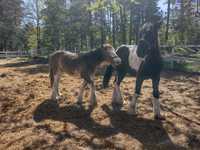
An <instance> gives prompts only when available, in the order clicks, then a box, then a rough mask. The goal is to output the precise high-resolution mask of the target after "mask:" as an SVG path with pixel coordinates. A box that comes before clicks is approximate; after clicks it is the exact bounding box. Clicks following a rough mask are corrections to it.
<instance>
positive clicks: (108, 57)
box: [101, 44, 121, 66]
mask: <svg viewBox="0 0 200 150" xmlns="http://www.w3.org/2000/svg"><path fill="white" fill-rule="evenodd" d="M101 51H102V54H103V58H104V59H105V61H106V62H108V63H109V64H112V65H113V66H117V65H119V64H120V63H121V59H120V58H119V56H118V55H117V54H116V52H115V49H114V48H113V46H112V45H110V44H104V45H103V47H102V48H101Z"/></svg>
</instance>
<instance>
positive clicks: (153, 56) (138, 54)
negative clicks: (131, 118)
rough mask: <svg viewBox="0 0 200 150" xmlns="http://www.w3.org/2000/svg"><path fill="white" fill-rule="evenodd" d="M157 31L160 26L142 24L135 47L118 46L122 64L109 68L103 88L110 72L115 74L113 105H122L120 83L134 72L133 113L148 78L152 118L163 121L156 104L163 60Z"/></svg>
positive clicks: (106, 83)
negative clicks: (150, 81)
mask: <svg viewBox="0 0 200 150" xmlns="http://www.w3.org/2000/svg"><path fill="white" fill-rule="evenodd" d="M159 28H160V23H156V24H152V23H146V24H144V25H143V27H142V30H141V39H140V41H139V43H138V45H130V46H126V45H122V46H121V47H119V48H118V49H117V52H116V53H117V55H118V56H119V57H120V58H121V60H122V63H121V64H120V65H118V66H117V67H116V68H113V67H112V66H108V67H107V69H106V72H105V75H104V79H103V86H104V87H107V86H108V83H109V80H110V78H111V76H112V72H113V71H114V70H115V71H116V78H115V87H114V90H113V96H112V104H114V105H118V106H122V104H123V100H122V96H121V92H120V83H121V81H122V80H123V78H124V77H125V75H126V74H127V73H128V72H130V71H134V72H135V73H136V86H135V94H134V95H133V97H132V100H131V101H130V104H129V109H128V112H129V114H136V112H137V101H138V97H139V95H140V92H141V87H142V83H143V81H144V80H146V79H151V80H152V85H153V96H154V99H153V108H154V109H153V110H154V117H155V119H163V117H162V116H161V114H160V103H159V81H160V73H161V70H162V58H161V55H160V51H159V44H158V30H159Z"/></svg>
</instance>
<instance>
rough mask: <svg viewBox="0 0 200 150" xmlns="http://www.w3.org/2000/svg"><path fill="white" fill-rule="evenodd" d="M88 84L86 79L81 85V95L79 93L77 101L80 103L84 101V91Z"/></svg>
mask: <svg viewBox="0 0 200 150" xmlns="http://www.w3.org/2000/svg"><path fill="white" fill-rule="evenodd" d="M86 85H87V83H86V81H84V82H83V84H82V85H81V88H80V92H79V95H78V101H77V103H78V104H81V103H82V100H83V92H84V90H85V87H86Z"/></svg>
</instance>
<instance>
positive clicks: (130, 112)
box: [127, 108, 137, 116]
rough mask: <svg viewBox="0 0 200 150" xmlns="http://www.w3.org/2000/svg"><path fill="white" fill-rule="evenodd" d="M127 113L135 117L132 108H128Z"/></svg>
mask: <svg viewBox="0 0 200 150" xmlns="http://www.w3.org/2000/svg"><path fill="white" fill-rule="evenodd" d="M127 113H128V114H129V115H134V116H136V115H137V113H136V111H135V110H134V109H133V108H129V109H128V112H127Z"/></svg>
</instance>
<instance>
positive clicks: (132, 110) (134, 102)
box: [128, 76, 144, 115]
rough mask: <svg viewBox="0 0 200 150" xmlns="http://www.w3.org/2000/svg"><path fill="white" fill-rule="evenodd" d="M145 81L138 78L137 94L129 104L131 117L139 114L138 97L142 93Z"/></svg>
mask: <svg viewBox="0 0 200 150" xmlns="http://www.w3.org/2000/svg"><path fill="white" fill-rule="evenodd" d="M143 81H144V79H143V78H141V77H139V76H137V78H136V86H135V94H134V95H133V97H132V99H131V101H130V104H129V108H128V113H129V114H131V115H135V114H137V101H138V97H139V95H140V92H141V87H142V83H143Z"/></svg>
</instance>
